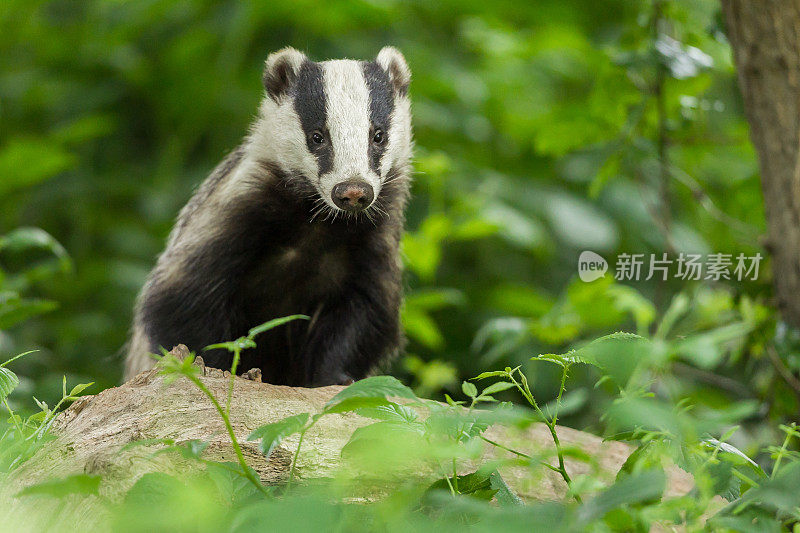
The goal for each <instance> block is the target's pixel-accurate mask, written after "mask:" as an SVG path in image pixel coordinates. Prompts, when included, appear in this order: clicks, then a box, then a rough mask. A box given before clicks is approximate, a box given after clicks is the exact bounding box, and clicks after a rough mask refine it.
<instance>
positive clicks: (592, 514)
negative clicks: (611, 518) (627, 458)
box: [579, 469, 666, 524]
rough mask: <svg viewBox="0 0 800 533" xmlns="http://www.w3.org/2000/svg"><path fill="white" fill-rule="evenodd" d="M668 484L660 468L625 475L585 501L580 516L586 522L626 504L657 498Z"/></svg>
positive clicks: (591, 521) (588, 522) (601, 516)
mask: <svg viewBox="0 0 800 533" xmlns="http://www.w3.org/2000/svg"><path fill="white" fill-rule="evenodd" d="M665 486H666V476H665V475H664V472H663V471H662V470H660V469H657V470H656V469H653V470H645V471H643V472H640V473H636V474H630V475H628V476H625V477H623V478H622V479H620V480H619V481H617V482H616V483H614V484H613V485H611V487H609V488H608V489H606V490H605V491H603V492H602V493H600V495H598V496H597V497H595V498H593V499H592V500H589V501H588V502H586V503H584V504H583V505H582V506H581V508H580V511H579V516H580V518H581V519H582V521H583V522H584V523H586V524H590V523H593V522H594V521H595V520H599V519H600V518H603V517H604V516H605V515H606V513H608V512H609V511H611V510H613V509H617V508H619V507H622V506H625V505H633V504H637V503H643V502H648V501H653V500H657V499H658V498H660V497H661V494H662V493H663V492H664V488H665Z"/></svg>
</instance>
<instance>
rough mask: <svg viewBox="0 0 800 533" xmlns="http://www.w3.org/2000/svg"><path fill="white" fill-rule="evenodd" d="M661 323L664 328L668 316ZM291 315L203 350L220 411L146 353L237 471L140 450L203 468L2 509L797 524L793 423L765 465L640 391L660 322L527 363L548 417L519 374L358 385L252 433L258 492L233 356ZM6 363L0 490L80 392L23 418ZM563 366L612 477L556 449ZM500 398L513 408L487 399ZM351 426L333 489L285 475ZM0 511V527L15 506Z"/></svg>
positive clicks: (425, 522) (44, 491)
mask: <svg viewBox="0 0 800 533" xmlns="http://www.w3.org/2000/svg"><path fill="white" fill-rule="evenodd" d="M678 305H680V303H679V304H678ZM666 317H667V318H666V319H665V320H669V319H670V318H669V317H670V314H669V312H668V313H667V315H666ZM303 318H307V317H304V316H301V315H295V316H291V317H286V318H282V319H277V320H273V321H270V322H268V323H266V324H264V325H262V326H259V327H256V328H253V329H252V330H251V331H250V332H249V334H248V335H247V336H246V337H242V338H240V339H237V340H235V341H230V342H225V343H221V344H216V345H213V346H212V347H213V348H222V349H227V350H229V351H230V352H231V353H232V355H233V367H232V369H231V370H232V372H231V377H230V380H231V381H230V385H229V387H228V389H227V397H226V398H217V397H216V396H215V395H214V394H213V393H212V392H211V390H210V389H209V388H208V387H207V386H206V384H205V382H204V379H203V378H202V377H201V376H200V369H199V366H197V365H195V364H194V359H195V357H194V354H191V355H190V356H188V357H186V358H184V359H180V358H178V357H176V356H175V355H173V354H172V353H168V352H163V354H162V357H160V361H159V363H158V366H159V368H160V373H161V374H162V375H163V376H164V377H165V382H166V383H167V384H169V383H171V382H173V381H174V380H177V379H188V380H190V381H191V382H192V383H193V384H194V386H196V387H197V388H198V389H199V390H200V391H202V393H203V394H204V396H205V397H206V398H207V399H208V401H209V402H211V403H212V404H213V406H214V408H215V411H216V413H217V415H218V416H219V417H220V418H221V420H222V421H223V423H224V426H225V428H226V430H227V433H228V436H229V438H230V441H231V445H232V447H233V450H234V452H235V454H236V459H237V461H236V462H233V463H219V462H214V461H210V460H207V459H205V458H204V457H203V452H204V450H205V448H206V446H207V443H205V442H202V441H189V442H183V443H177V442H175V441H173V440H169V439H162V440H159V441H157V442H153V441H144V442H141V443H133V444H132V446H136V445H139V444H147V445H153V444H159V445H161V446H162V448H161V449H160V450H159V452H157V453H158V454H160V453H169V452H178V453H180V454H182V455H183V457H185V458H188V459H190V460H192V461H197V462H198V466H200V468H197V469H196V470H195V471H193V472H191V473H184V474H165V473H150V474H145V475H144V476H142V477H141V478H140V479H139V480H138V481H137V482H136V483H135V484H134V485H133V487H132V488H131V489H130V490H128V491H127V494H126V496H125V497H124V498H123V499H122V501H121V502H120V501H109V500H106V499H105V497H104V496H102V492H101V486H102V483H103V478H102V476H100V475H96V474H85V473H79V474H75V475H72V476H68V477H65V478H58V479H52V480H48V481H46V482H44V483H40V484H38V485H33V486H30V487H28V488H26V489H24V490H23V491H22V492H20V493H18V494H17V495H16V497H17V498H18V500H16V501H18V502H22V503H24V502H26V501H27V502H30V501H40V502H41V501H51V502H52V501H54V500H55V501H58V502H61V503H60V504H59V505H60V506H59V507H58V510H59V511H60V512H63V511H64V508H65V507H66V502H72V504H74V505H79V503H77V502H80V500H81V498H94V499H96V500H98V501H99V502H100V505H101V506H102V508H103V509H105V512H104V513H100V514H98V516H97V517H96V524H94V525H95V526H96V527H97V528H100V529H103V530H106V529H107V530H114V531H117V530H130V531H143V530H154V529H155V530H191V531H217V530H244V529H251V528H255V527H258V528H270V529H277V528H278V527H281V525H283V526H285V527H289V528H292V530H312V529H313V530H319V529H324V530H341V531H406V530H409V529H412V528H413V529H414V530H431V531H433V530H436V531H440V530H456V529H458V530H470V531H473V530H474V531H482V530H495V529H497V527H500V525H502V529H503V530H504V531H516V530H520V531H523V530H524V531H531V530H547V531H584V530H588V531H649V530H650V529H651V528H652V527H654V525H656V524H658V525H659V526H660V527H667V528H670V527H682V528H685V529H687V530H698V529H703V528H705V529H710V530H719V531H727V530H737V531H748V530H749V531H781V530H787V529H793V530H794V531H797V530H798V527H800V526H798V520H800V454H798V453H797V452H796V451H795V449H796V445H797V443H798V439H800V431H798V428H797V426H796V425H794V424H785V425H781V426H780V430H781V431H782V432H783V434H784V435H785V438H784V439H783V442H782V443H780V445H775V446H772V447H770V448H769V449H767V450H765V451H766V452H767V453H768V454H769V456H770V458H771V465H770V466H769V468H767V469H765V468H763V467H762V466H761V465H759V464H758V463H756V462H755V461H753V460H752V459H750V458H749V457H748V456H747V455H746V454H744V453H743V452H741V451H740V450H738V449H737V448H736V447H734V446H733V445H731V444H730V443H728V442H727V441H728V440H729V439H730V438H731V437H732V436H733V435H734V434H735V432H736V431H737V428H736V427H732V428H728V429H726V430H725V431H724V432H718V431H717V430H718V427H716V426H715V425H714V423H710V422H709V421H707V420H704V419H703V417H701V416H697V415H696V414H695V413H693V410H692V406H691V405H689V404H688V403H686V402H677V403H675V404H670V403H669V402H667V401H665V400H664V399H663V398H659V397H658V396H657V395H656V394H654V393H653V392H652V386H653V383H654V380H655V379H656V376H657V374H658V369H659V367H660V365H662V364H663V362H664V361H665V360H666V359H668V358H669V357H670V355H669V354H670V353H671V351H672V350H673V349H674V348H675V346H674V344H675V343H683V342H685V341H686V339H685V338H681V339H676V340H669V339H668V329H669V324H662V325H661V327H659V328H658V329H657V331H658V334H657V336H655V337H653V338H647V337H645V336H642V335H634V334H628V333H615V334H612V335H608V336H605V337H601V338H599V339H597V340H595V341H593V342H591V343H588V344H586V345H584V346H581V347H578V348H577V349H575V350H572V351H570V352H568V353H566V354H542V355H538V356H536V357H534V358H533V361H535V362H536V363H537V364H550V365H556V366H557V367H558V368H559V370H560V372H559V375H560V379H559V383H558V394H557V396H556V398H555V400H554V401H552V402H549V403H547V404H545V405H542V404H541V403H540V401H539V400H537V397H536V394H535V391H533V390H531V387H530V381H529V379H528V376H526V375H525V373H524V372H523V371H522V369H521V368H520V367H517V368H504V369H501V370H489V371H486V372H483V373H481V374H479V375H478V376H476V377H475V378H473V379H472V380H469V381H466V382H464V383H463V384H462V392H463V394H464V398H465V399H464V400H454V399H453V398H451V397H450V396H446V398H445V399H446V403H439V402H434V401H431V400H425V399H421V398H418V397H417V396H416V395H415V394H414V392H413V391H412V390H411V389H409V388H408V387H406V386H405V385H403V384H402V383H400V382H399V381H398V380H397V379H395V378H393V377H391V376H375V377H371V378H367V379H364V380H361V381H358V382H356V383H354V384H352V385H350V386H349V387H347V388H345V389H343V390H342V391H340V392H339V393H338V394H336V395H335V396H334V397H333V398H332V399H331V400H330V401H329V402H328V403H327V404H326V405H325V406H324V407H323V408H322V409H321V410H319V411H318V412H308V413H298V414H295V415H293V416H290V417H288V418H285V419H283V420H281V421H278V422H275V423H271V424H266V425H264V426H261V427H259V428H257V429H255V430H254V431H253V432H252V433H251V434H250V435H249V436H248V437H247V440H248V441H254V442H257V443H258V446H259V449H260V451H261V453H263V454H264V456H266V457H269V456H270V455H271V454H272V453H274V452H275V450H276V449H277V448H278V447H279V446H287V442H288V439H289V438H290V437H291V438H294V440H293V442H294V444H293V450H292V464H291V468H290V471H289V474H288V479H287V480H286V482H285V483H282V484H280V485H264V484H263V483H262V481H261V480H260V479H259V477H258V474H257V473H256V471H255V470H253V468H251V467H250V466H249V465H248V464H247V461H246V459H245V456H244V454H243V453H242V443H241V442H239V439H238V438H237V436H236V434H235V432H234V430H233V426H232V423H231V418H230V416H231V397H232V389H233V383H234V380H235V379H237V378H236V377H235V374H236V370H237V365H238V361H239V359H240V355H241V352H242V351H244V350H247V349H250V348H252V347H254V346H255V345H256V342H257V336H258V335H259V334H260V333H263V332H264V331H267V330H269V329H272V328H274V327H278V326H280V325H282V324H284V323H286V322H288V321H289V320H296V319H303ZM23 355H27V354H23ZM15 359H16V358H15ZM13 360H14V359H12V360H9V361H7V362H5V363H3V364H2V365H0V400H2V405H3V406H4V408H5V409H6V410H7V411H8V414H9V419H8V424H7V427H6V429H5V431H4V432H3V433H2V437H0V466H2V471H3V472H4V474H3V475H4V476H8V475H9V474H10V473H13V472H14V471H15V470H16V469H18V468H19V467H20V465H22V464H24V463H25V461H26V460H28V459H29V458H30V457H31V456H32V455H33V454H34V453H35V452H36V450H37V449H38V448H39V447H40V446H41V445H42V443H43V442H46V441H47V439H48V435H49V429H50V427H51V425H52V423H53V420H54V418H55V415H56V413H57V411H58V410H59V408H60V407H62V406H63V405H65V403H66V402H69V401H72V400H74V399H76V397H77V395H78V394H80V393H81V392H82V391H83V390H84V389H85V388H86V387H88V386H89V385H88V384H87V385H78V386H76V387H74V388H73V389H72V390H71V391H69V392H67V388H66V380H64V386H63V395H62V396H63V397H62V400H61V401H60V402H58V404H57V405H56V406H55V407H54V408H52V409H51V408H49V407H48V406H47V405H45V404H44V403H42V402H39V401H38V400H37V405H38V406H39V407H40V411H39V412H37V413H36V414H34V415H31V416H29V417H27V418H22V417H21V416H19V415H18V414H16V413H15V412H14V411H13V410H12V409H11V407H10V406H9V404H8V402H7V397H8V395H9V393H10V392H11V391H12V390H13V389H14V388H15V387H16V386H17V384H18V382H19V380H18V378H17V376H16V375H15V374H14V373H13V371H11V370H10V369H9V368H8V367H9V363H11V362H12V361H13ZM577 365H587V366H589V367H591V368H594V369H595V371H596V372H597V375H598V383H599V385H601V386H607V385H611V386H613V387H614V388H615V389H616V391H617V393H616V397H615V399H614V400H613V402H611V404H610V405H609V408H608V409H607V412H606V415H605V419H604V420H603V423H604V426H605V428H606V438H607V439H613V440H620V441H625V442H628V443H629V444H632V445H633V446H634V451H633V453H632V454H631V455H630V457H629V458H628V460H627V461H626V462H625V464H624V465H623V467H622V468H621V469H620V471H619V472H618V473H617V474H616V476H615V477H613V478H611V479H609V478H608V473H606V472H604V471H603V470H602V468H600V465H599V462H598V458H597V457H595V456H593V455H592V454H590V453H588V452H587V451H585V450H582V449H580V448H577V447H575V446H574V445H565V444H563V443H562V441H561V439H560V438H559V431H560V426H558V425H557V422H558V417H559V410H560V409H561V406H562V398H563V395H564V393H565V391H567V389H568V387H569V378H570V375H571V373H572V372H573V370H574V368H575V367H576V366H577ZM484 384H486V386H483V385H484ZM512 394H516V395H517V397H516V398H514V397H513V396H510V395H512ZM499 395H505V396H510V399H512V400H520V399H521V400H522V403H519V404H516V403H513V402H509V401H499V400H498V399H497V396H499ZM348 413H355V414H358V415H360V416H361V417H364V418H367V419H370V420H371V421H372V422H371V423H370V424H368V425H364V426H360V427H358V428H357V429H355V430H354V431H353V433H352V436H351V437H350V440H349V442H348V443H347V444H346V445H345V446H344V448H343V449H342V451H341V454H342V466H341V467H340V468H339V469H338V471H337V473H336V474H335V476H334V477H333V478H332V479H326V480H312V479H304V478H302V476H301V474H302V468H299V467H298V465H301V464H302V461H301V459H302V454H303V453H308V451H307V450H306V449H305V448H304V446H303V443H304V436H306V435H307V434H308V432H309V431H310V430H311V429H312V428H313V427H314V426H315V425H316V424H317V423H318V422H319V421H320V420H321V419H322V418H323V417H327V416H341V415H344V414H348ZM537 423H542V424H544V425H545V426H546V428H547V430H548V433H549V435H550V437H551V438H552V444H553V445H552V447H544V448H542V449H532V447H531V445H530V443H529V442H526V439H525V435H526V433H525V432H526V430H527V429H529V428H530V427H531V426H532V425H533V424H537ZM493 425H497V426H502V427H504V428H506V430H505V432H504V433H503V435H504V440H503V441H502V442H501V441H499V440H497V439H498V438H497V437H496V436H494V435H489V434H488V432H487V430H488V428H489V427H490V426H493ZM715 432H716V437H715V436H714V434H715ZM486 447H490V448H495V453H494V454H493V455H492V456H491V457H493V458H492V459H491V460H487V461H484V460H482V457H484V451H485V449H486ZM579 463H583V464H584V465H585V466H586V468H581V469H580V471H582V472H586V473H584V474H582V475H579V476H575V475H573V474H572V473H571V472H570V471H572V472H573V473H574V472H575V471H576V467H575V465H578V464H579ZM570 464H572V465H573V466H570ZM671 465H678V466H679V467H681V468H682V469H684V470H686V471H687V472H689V473H691V474H692V475H693V476H694V480H695V485H694V488H693V489H692V490H691V491H690V492H689V493H687V494H683V495H677V496H676V495H671V494H670V495H668V493H667V488H668V476H667V474H666V471H667V469H669V468H672V466H671ZM510 469H514V471H515V472H519V471H520V469H522V471H523V472H527V477H528V478H529V479H528V480H527V481H529V482H530V483H532V484H535V483H536V482H537V480H539V481H541V479H542V475H543V472H545V471H551V472H553V473H555V474H556V475H557V476H558V477H559V478H560V479H561V480H562V481H563V483H564V484H565V486H566V491H565V492H564V495H563V497H562V498H561V499H559V500H556V501H536V500H533V501H523V499H522V498H521V497H520V495H519V494H518V493H517V491H516V490H515V488H514V486H520V480H519V479H518V478H515V479H514V480H513V481H512V480H511V479H506V477H507V474H506V473H507V472H510V471H511V470H510ZM523 481H525V480H523ZM375 487H379V488H381V489H383V490H382V492H383V495H382V496H381V497H379V498H371V497H369V496H368V493H370V492H373V493H375V492H376V491H375ZM377 492H381V491H380V490H379V491H377ZM365 498H366V499H365ZM365 502H369V503H365ZM35 508H36V507H34V509H35ZM6 511H9V515H13V511H12V510H6ZM55 516H57V515H53V516H51V517H50V519H49V522H48V524H49V525H50V526H52V527H53V528H55V529H69V526H68V524H66V523H64V522H63V521H59V520H58V519H57V518H55ZM7 523H10V522H7Z"/></svg>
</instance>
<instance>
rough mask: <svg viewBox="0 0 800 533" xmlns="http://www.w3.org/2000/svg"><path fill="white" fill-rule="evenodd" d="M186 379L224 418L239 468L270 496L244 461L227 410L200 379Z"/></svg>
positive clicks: (193, 377)
mask: <svg viewBox="0 0 800 533" xmlns="http://www.w3.org/2000/svg"><path fill="white" fill-rule="evenodd" d="M186 377H187V378H189V379H190V380H191V381H192V383H194V384H195V385H196V386H197V388H198V389H200V390H201V391H202V392H203V394H205V395H206V396H208V399H209V400H211V403H212V404H214V407H215V408H216V410H217V412H218V413H219V415H220V416H221V417H222V421H223V422H225V428H226V429H227V430H228V435H229V436H230V438H231V444H232V445H233V451H234V452H236V458H237V459H238V461H239V466H241V467H242V471H243V473H244V476H245V477H246V478H247V479H249V480H250V482H251V483H252V484H253V485H255V486H256V488H258V490H260V491H261V492H262V493H264V494H268V492H267V489H266V488H264V485H262V484H261V480H259V479H258V478H256V476H255V475H253V473H252V472H251V471H250V467H248V466H247V462H246V461H245V460H244V454H243V453H242V448H241V447H240V446H239V441H238V440H237V439H236V434H235V433H234V432H233V426H232V425H231V421H230V418H229V417H228V415H227V414H226V413H225V410H223V409H222V406H221V405H220V404H219V402H218V401H217V399H216V398H215V397H214V395H213V394H212V393H211V391H210V390H208V387H206V386H205V384H204V383H203V382H202V381H200V379H199V378H198V377H197V376H193V375H186Z"/></svg>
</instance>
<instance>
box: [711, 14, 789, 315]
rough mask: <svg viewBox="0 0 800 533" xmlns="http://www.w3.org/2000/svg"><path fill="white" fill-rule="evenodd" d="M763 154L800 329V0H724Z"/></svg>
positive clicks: (776, 240)
mask: <svg viewBox="0 0 800 533" xmlns="http://www.w3.org/2000/svg"><path fill="white" fill-rule="evenodd" d="M722 8H723V11H724V12H725V17H726V19H727V26H728V37H729V39H730V41H731V46H732V47H733V55H734V60H735V62H736V65H737V67H738V76H739V86H740V88H741V91H742V96H743V97H744V105H745V110H746V112H747V119H748V121H749V123H750V136H751V138H752V140H753V144H754V145H755V147H756V150H757V151H758V156H759V161H760V167H761V187H762V190H763V192H764V203H765V208H766V215H767V226H768V231H769V237H768V239H769V240H768V242H767V243H766V248H767V251H769V252H770V254H771V255H772V272H773V277H774V283H775V292H776V295H777V298H778V306H779V307H780V309H781V312H782V313H783V317H784V319H785V320H786V322H788V323H789V324H791V325H793V326H795V327H800V158H798V153H800V0H722Z"/></svg>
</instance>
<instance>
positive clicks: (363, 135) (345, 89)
mask: <svg viewBox="0 0 800 533" xmlns="http://www.w3.org/2000/svg"><path fill="white" fill-rule="evenodd" d="M323 72H324V84H325V94H326V95H327V98H328V102H327V115H328V123H327V126H328V131H329V132H330V137H331V138H330V142H331V143H332V144H333V169H332V170H331V171H330V172H328V173H326V174H324V175H322V176H320V177H319V189H320V194H321V195H322V198H323V199H324V200H325V201H326V202H327V203H328V205H330V206H332V207H334V208H336V206H335V204H334V203H333V200H332V199H331V190H332V189H333V187H334V186H335V185H336V184H337V183H341V182H343V181H347V180H350V179H354V178H355V179H363V180H364V181H366V182H367V183H369V184H370V185H371V186H372V189H373V191H374V193H375V198H377V197H378V194H379V193H380V190H381V179H380V176H378V175H377V174H376V173H375V172H374V171H373V170H372V169H370V165H369V154H368V152H367V147H368V146H369V143H370V120H369V88H368V87H367V82H366V81H365V80H364V71H363V69H362V67H361V64H360V63H359V62H357V61H351V60H346V59H345V60H337V61H328V62H325V63H323ZM336 209H338V208H336Z"/></svg>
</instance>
